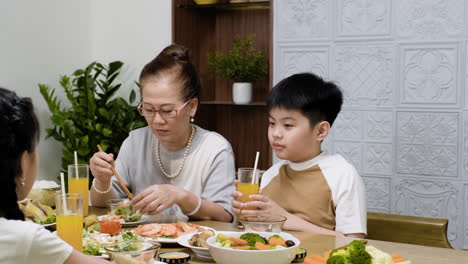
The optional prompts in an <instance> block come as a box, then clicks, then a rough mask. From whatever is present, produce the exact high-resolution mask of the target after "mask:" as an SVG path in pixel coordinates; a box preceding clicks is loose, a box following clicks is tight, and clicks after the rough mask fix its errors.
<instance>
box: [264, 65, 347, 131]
mask: <svg viewBox="0 0 468 264" xmlns="http://www.w3.org/2000/svg"><path fill="white" fill-rule="evenodd" d="M342 104H343V94H342V93H341V91H340V88H338V86H337V85H336V84H334V83H333V82H327V81H324V80H323V79H322V78H320V77H319V76H317V75H315V74H313V73H298V74H294V75H291V76H289V77H287V78H285V79H283V80H282V81H280V82H279V83H278V84H277V85H275V87H273V89H272V90H271V92H270V95H269V96H268V99H267V108H268V111H271V110H272V109H273V108H276V107H280V108H285V109H289V110H300V111H301V112H302V113H303V114H304V115H305V116H306V117H307V118H308V119H309V121H310V126H311V127H313V126H314V125H315V124H316V123H318V122H320V121H327V122H328V123H330V126H331V125H332V124H333V121H335V119H336V116H337V115H338V113H339V112H340V110H341V105H342Z"/></svg>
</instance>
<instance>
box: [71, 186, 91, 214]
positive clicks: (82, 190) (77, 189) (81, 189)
mask: <svg viewBox="0 0 468 264" xmlns="http://www.w3.org/2000/svg"><path fill="white" fill-rule="evenodd" d="M88 184H89V179H88V178H78V179H77V178H68V192H69V193H78V194H81V195H82V196H83V216H87V215H88V199H89V190H88V186H89V185H88Z"/></svg>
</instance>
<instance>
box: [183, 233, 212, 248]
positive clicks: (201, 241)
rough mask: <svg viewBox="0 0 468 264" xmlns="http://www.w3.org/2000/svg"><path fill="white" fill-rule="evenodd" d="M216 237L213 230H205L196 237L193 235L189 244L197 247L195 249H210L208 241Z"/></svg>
mask: <svg viewBox="0 0 468 264" xmlns="http://www.w3.org/2000/svg"><path fill="white" fill-rule="evenodd" d="M214 235H215V232H214V231H213V230H211V229H208V230H205V231H203V232H201V233H197V234H195V235H193V236H192V237H191V238H190V239H189V241H188V242H189V244H190V245H192V246H195V247H205V248H207V247H208V244H207V243H206V240H207V239H208V238H210V237H212V236H214Z"/></svg>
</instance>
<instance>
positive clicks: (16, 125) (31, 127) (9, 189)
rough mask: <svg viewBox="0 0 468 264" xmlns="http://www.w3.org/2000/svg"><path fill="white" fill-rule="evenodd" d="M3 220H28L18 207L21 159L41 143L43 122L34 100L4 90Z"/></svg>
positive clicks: (0, 146)
mask: <svg viewBox="0 0 468 264" xmlns="http://www.w3.org/2000/svg"><path fill="white" fill-rule="evenodd" d="M0 127H1V129H0V186H1V188H2V190H1V191H0V201H2V202H1V203H0V216H2V217H4V218H7V219H15V220H24V215H23V213H22V212H21V210H20V209H19V207H18V203H17V200H18V199H17V195H16V180H17V177H21V172H22V168H21V156H22V154H23V153H24V152H25V151H27V152H29V153H32V152H33V151H34V150H35V148H36V145H37V143H38V142H39V122H38V121H37V117H36V115H35V114H34V109H33V104H32V102H31V99H30V98H26V97H23V98H20V97H18V96H17V95H16V93H14V92H12V91H9V90H7V89H4V88H1V87H0Z"/></svg>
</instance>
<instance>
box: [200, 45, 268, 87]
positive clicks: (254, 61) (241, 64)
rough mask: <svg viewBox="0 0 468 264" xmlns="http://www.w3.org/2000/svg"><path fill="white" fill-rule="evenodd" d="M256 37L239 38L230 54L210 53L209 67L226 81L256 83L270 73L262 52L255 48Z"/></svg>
mask: <svg viewBox="0 0 468 264" xmlns="http://www.w3.org/2000/svg"><path fill="white" fill-rule="evenodd" d="M253 44H254V37H253V36H248V37H245V38H240V37H237V38H235V39H234V42H233V44H232V48H231V49H230V50H229V51H228V53H227V54H226V55H225V54H222V53H220V52H215V53H208V60H209V66H210V67H211V68H213V69H214V70H215V71H216V72H217V73H219V74H221V76H222V77H223V78H225V79H228V80H231V81H234V82H255V81H259V80H261V79H262V78H263V77H264V76H265V75H266V74H267V73H268V64H267V63H266V62H265V59H264V55H263V53H262V52H261V51H259V50H257V49H255V47H254V46H253Z"/></svg>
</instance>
